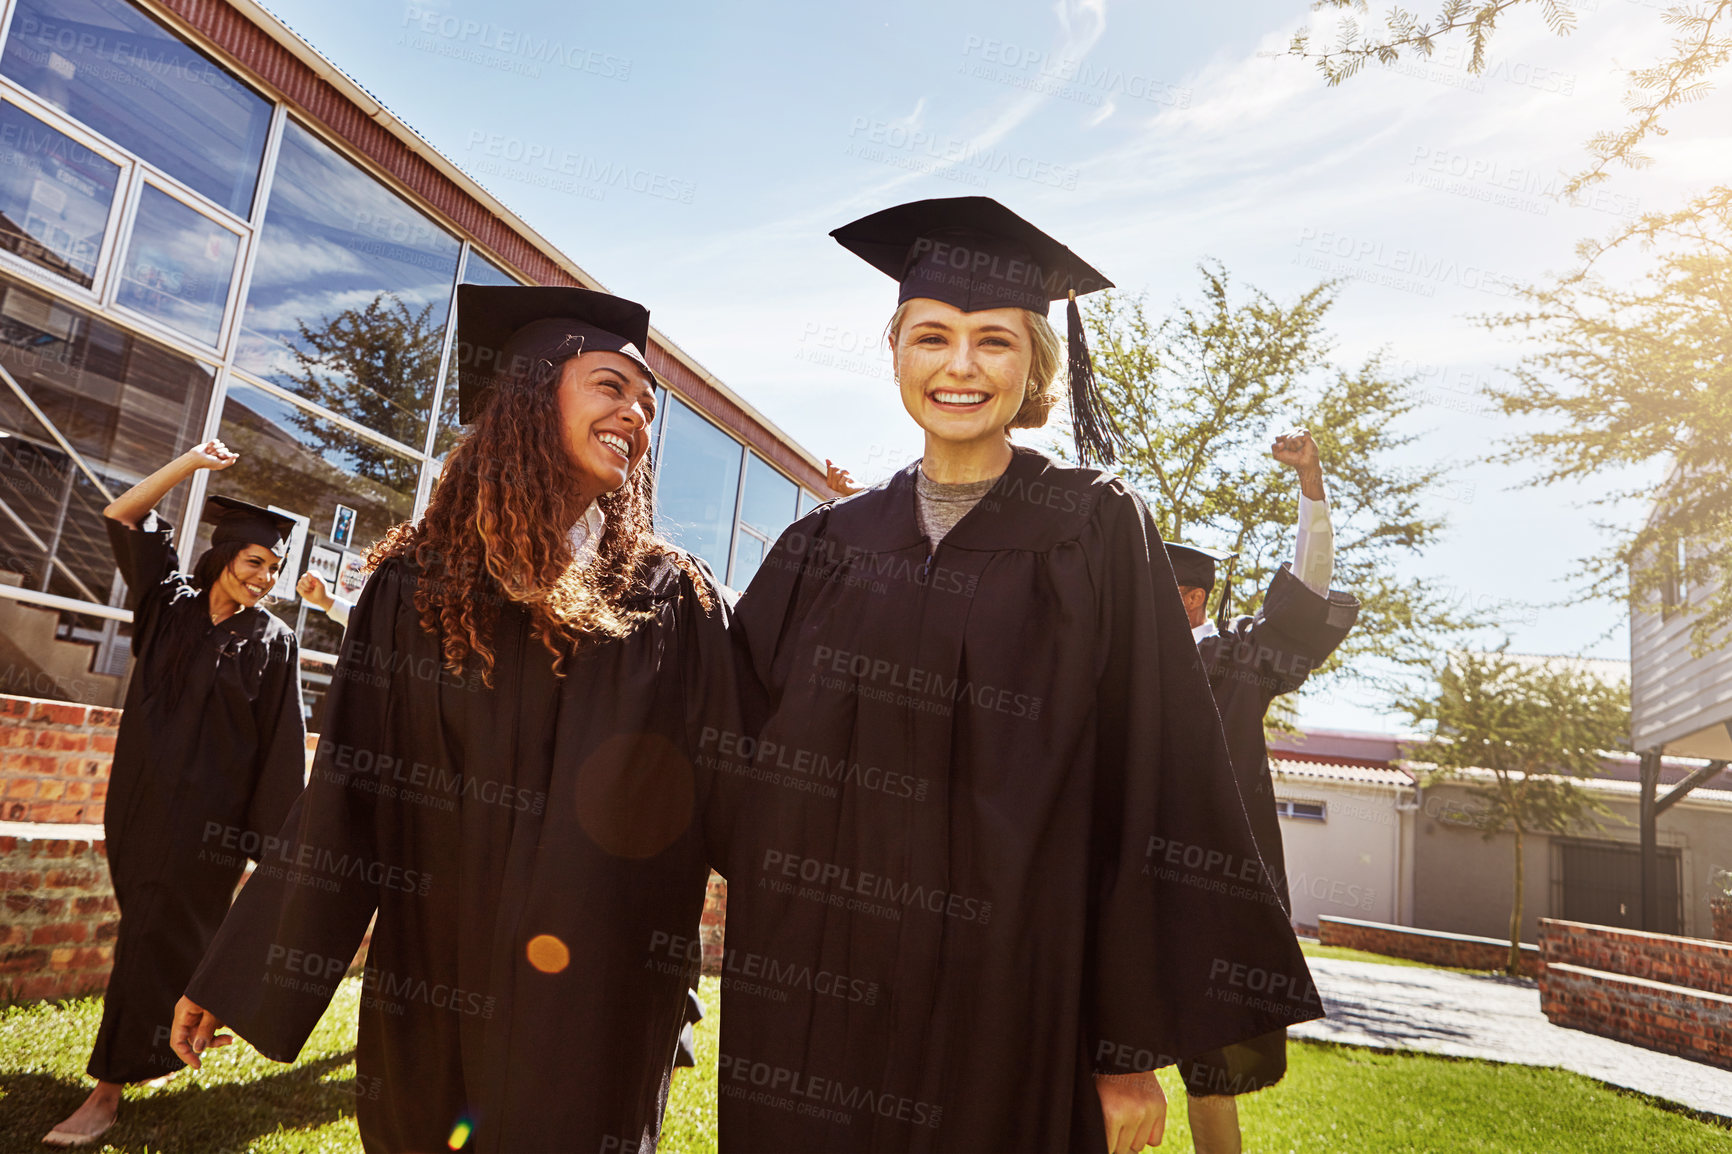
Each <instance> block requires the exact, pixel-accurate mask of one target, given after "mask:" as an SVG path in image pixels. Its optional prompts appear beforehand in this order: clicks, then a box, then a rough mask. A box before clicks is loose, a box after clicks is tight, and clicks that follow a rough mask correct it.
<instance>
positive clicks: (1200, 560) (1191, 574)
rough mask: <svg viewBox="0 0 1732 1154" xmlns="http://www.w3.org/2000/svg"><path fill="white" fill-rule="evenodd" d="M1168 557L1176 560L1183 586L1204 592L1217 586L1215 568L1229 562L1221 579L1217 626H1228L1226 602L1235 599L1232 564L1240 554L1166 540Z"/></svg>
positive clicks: (1175, 573)
mask: <svg viewBox="0 0 1732 1154" xmlns="http://www.w3.org/2000/svg"><path fill="white" fill-rule="evenodd" d="M1167 559H1168V560H1170V561H1171V562H1172V563H1173V577H1174V579H1175V580H1176V581H1177V582H1178V583H1179V584H1180V585H1189V586H1192V587H1193V588H1196V589H1201V590H1203V591H1204V592H1205V593H1210V592H1213V591H1214V589H1215V567H1216V566H1217V565H1219V564H1225V565H1227V578H1226V579H1225V580H1223V581H1222V582H1221V603H1220V604H1219V605H1218V606H1216V608H1215V622H1216V627H1217V628H1219V629H1222V630H1223V631H1224V630H1225V629H1226V622H1227V605H1228V603H1229V602H1230V601H1231V600H1232V599H1233V585H1232V575H1233V569H1232V563H1233V562H1234V561H1237V560H1238V559H1239V555H1238V554H1237V553H1229V552H1227V551H1226V550H1225V549H1205V548H1204V547H1203V546H1201V545H1180V544H1178V543H1177V542H1174V541H1169V542H1167Z"/></svg>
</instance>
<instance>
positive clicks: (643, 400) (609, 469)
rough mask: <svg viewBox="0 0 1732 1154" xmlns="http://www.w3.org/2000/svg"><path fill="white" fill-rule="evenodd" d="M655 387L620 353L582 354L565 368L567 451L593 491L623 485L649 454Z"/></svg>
mask: <svg viewBox="0 0 1732 1154" xmlns="http://www.w3.org/2000/svg"><path fill="white" fill-rule="evenodd" d="M655 409H656V401H655V383H654V382H653V381H652V380H650V378H649V375H648V374H647V373H646V372H644V369H643V367H642V366H641V365H639V364H638V363H637V362H636V361H634V360H632V359H631V358H629V357H626V356H623V355H621V354H620V353H611V352H594V353H580V354H579V355H577V356H575V357H572V358H571V359H570V360H568V361H566V362H564V364H562V365H561V366H560V375H559V419H560V424H561V425H562V427H563V434H564V436H563V439H564V441H565V452H566V455H567V456H568V457H570V458H571V463H572V464H573V465H575V466H576V467H577V470H578V472H579V473H581V474H582V475H583V477H584V480H585V482H586V488H590V489H591V490H592V492H590V493H589V494H588V496H590V497H592V498H593V497H596V496H600V495H601V494H602V493H611V492H613V491H614V490H615V489H617V488H619V487H620V486H621V485H624V484H625V482H626V478H627V477H629V476H630V475H631V471H632V470H633V469H635V468H637V467H638V465H639V464H641V463H642V462H643V459H644V454H645V453H647V452H649V426H650V422H651V421H653V420H654V419H655Z"/></svg>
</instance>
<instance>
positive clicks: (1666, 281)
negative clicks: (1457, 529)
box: [1485, 206, 1732, 653]
mask: <svg viewBox="0 0 1732 1154" xmlns="http://www.w3.org/2000/svg"><path fill="white" fill-rule="evenodd" d="M1656 237H1657V239H1663V240H1666V241H1669V242H1670V243H1668V244H1666V245H1665V246H1664V247H1660V248H1657V249H1656V251H1655V254H1654V258H1653V266H1652V268H1651V269H1650V271H1649V273H1648V275H1647V276H1646V277H1645V278H1644V279H1642V280H1640V281H1638V282H1637V283H1636V284H1635V285H1634V286H1633V287H1629V288H1620V287H1615V286H1613V285H1610V284H1608V283H1606V282H1605V280H1603V279H1602V278H1600V277H1599V276H1597V275H1593V274H1585V275H1583V276H1581V277H1577V278H1574V279H1566V280H1564V281H1562V282H1561V283H1559V284H1556V285H1552V286H1550V287H1545V288H1529V289H1526V290H1524V296H1525V300H1526V307H1525V308H1523V309H1521V310H1520V311H1513V312H1510V313H1508V314H1506V315H1501V316H1495V317H1488V318H1485V323H1486V324H1488V325H1490V326H1492V327H1494V328H1502V329H1505V330H1508V331H1510V332H1512V333H1514V334H1515V335H1517V336H1518V337H1520V338H1522V339H1523V340H1524V341H1525V342H1526V343H1527V344H1528V345H1530V346H1532V348H1533V351H1532V352H1530V353H1528V354H1527V355H1526V356H1524V357H1523V358H1522V360H1521V361H1520V363H1519V364H1518V366H1517V367H1516V368H1515V369H1514V370H1513V377H1514V383H1513V384H1512V385H1509V386H1505V387H1501V388H1494V389H1491V390H1488V392H1489V395H1490V396H1491V397H1492V399H1493V400H1494V401H1495V402H1496V403H1497V404H1498V405H1499V407H1500V408H1501V409H1502V410H1503V411H1504V412H1505V413H1508V414H1510V415H1511V416H1522V417H1538V418H1540V419H1541V420H1542V422H1544V424H1543V427H1541V428H1539V429H1537V430H1536V431H1532V432H1527V433H1522V434H1519V435H1517V436H1515V437H1512V438H1510V439H1508V441H1507V442H1506V444H1505V450H1504V452H1503V453H1502V454H1501V458H1500V459H1502V460H1506V461H1516V462H1537V463H1539V464H1540V465H1541V471H1540V473H1539V474H1538V476H1537V477H1536V481H1537V483H1540V484H1556V483H1559V482H1566V481H1576V480H1583V479H1591V480H1592V482H1593V483H1594V485H1595V487H1596V489H1597V494H1598V495H1597V496H1596V497H1595V498H1593V500H1594V501H1595V503H1596V504H1599V505H1601V506H1605V507H1608V508H1613V507H1616V506H1617V505H1618V504H1619V503H1624V504H1625V507H1626V508H1627V507H1628V505H1629V503H1639V504H1640V505H1641V506H1643V507H1644V508H1645V510H1646V515H1645V517H1644V519H1643V520H1642V521H1641V522H1640V523H1639V524H1635V525H1630V524H1628V523H1627V522H1622V523H1621V522H1617V521H1612V522H1608V523H1607V525H1606V528H1607V529H1608V530H1609V532H1610V533H1611V537H1612V547H1611V548H1610V550H1608V551H1602V552H1597V553H1592V554H1589V555H1587V556H1585V557H1584V558H1582V560H1581V573H1582V574H1583V575H1584V576H1585V577H1586V578H1587V580H1588V590H1589V591H1590V592H1591V593H1593V594H1597V595H1599V596H1601V597H1604V598H1607V599H1609V600H1614V601H1621V600H1623V599H1624V598H1625V597H1626V596H1628V597H1629V598H1630V599H1631V600H1632V601H1633V602H1634V603H1635V604H1636V605H1638V606H1641V607H1643V608H1645V609H1649V610H1652V611H1658V610H1659V609H1660V607H1661V606H1662V605H1663V604H1664V603H1666V602H1667V601H1668V600H1669V597H1667V596H1666V595H1665V594H1666V593H1667V590H1668V587H1671V586H1673V585H1674V583H1682V584H1683V585H1685V586H1687V587H1690V588H1697V589H1704V588H1705V589H1708V590H1710V591H1711V592H1710V593H1709V594H1708V596H1707V597H1706V598H1705V599H1703V600H1699V601H1698V602H1697V603H1696V604H1695V605H1694V606H1693V610H1694V611H1695V613H1696V618H1695V623H1694V627H1693V633H1692V643H1693V645H1694V647H1695V649H1696V651H1697V652H1698V653H1704V652H1706V651H1708V650H1709V649H1710V648H1712V647H1713V646H1714V645H1715V644H1716V643H1717V642H1718V643H1720V644H1723V643H1724V640H1723V639H1724V635H1725V632H1724V631H1725V629H1726V628H1727V627H1728V626H1732V581H1729V580H1727V579H1726V574H1728V573H1732V455H1729V454H1728V453H1727V450H1726V446H1727V445H1729V444H1732V206H1724V207H1721V208H1718V209H1715V210H1711V211H1706V212H1703V213H1701V214H1687V215H1682V216H1680V218H1679V219H1678V220H1677V221H1675V222H1673V224H1672V225H1671V226H1669V227H1668V229H1667V230H1665V231H1664V232H1662V233H1657V234H1656ZM1661 477H1665V478H1666V479H1665V480H1664V482H1663V483H1659V484H1656V482H1657V481H1659V480H1660V478H1661Z"/></svg>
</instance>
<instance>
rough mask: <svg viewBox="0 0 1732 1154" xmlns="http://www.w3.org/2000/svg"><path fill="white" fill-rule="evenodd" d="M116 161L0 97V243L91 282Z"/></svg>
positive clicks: (116, 174) (86, 285)
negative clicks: (110, 160)
mask: <svg viewBox="0 0 1732 1154" xmlns="http://www.w3.org/2000/svg"><path fill="white" fill-rule="evenodd" d="M119 182H120V166H119V165H117V164H112V163H110V162H109V161H107V160H105V159H103V158H102V157H100V156H98V155H97V154H96V153H94V152H92V151H90V149H88V148H86V147H84V146H83V145H82V144H80V143H78V142H77V141H76V140H73V139H72V138H71V137H70V136H67V135H66V134H65V133H64V132H60V131H58V130H56V129H53V128H50V127H48V126H47V125H46V124H44V123H42V122H41V121H40V120H38V119H36V118H35V117H34V116H31V115H30V114H29V113H28V112H25V111H24V110H23V109H22V108H18V107H17V106H15V105H12V104H4V103H0V247H3V248H6V249H8V250H10V251H12V252H15V253H17V254H18V255H19V256H21V257H23V258H24V259H25V260H28V261H30V262H31V263H33V264H39V265H41V266H42V267H43V268H45V269H48V270H49V271H51V272H56V273H59V274H60V275H61V276H63V277H65V278H66V279H67V280H69V281H72V282H73V283H74V284H77V285H81V286H83V287H84V288H89V287H90V285H91V283H92V281H93V280H94V278H95V274H96V257H97V254H98V253H100V252H101V251H102V234H103V231H104V229H105V228H106V227H107V225H108V210H109V206H110V205H112V204H113V203H114V189H115V186H116V185H117V184H119Z"/></svg>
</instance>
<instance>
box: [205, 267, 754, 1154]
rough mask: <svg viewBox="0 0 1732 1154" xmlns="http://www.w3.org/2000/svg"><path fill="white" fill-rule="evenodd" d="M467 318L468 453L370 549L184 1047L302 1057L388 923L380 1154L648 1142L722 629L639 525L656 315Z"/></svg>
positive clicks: (369, 973) (691, 889) (671, 1018)
mask: <svg viewBox="0 0 1732 1154" xmlns="http://www.w3.org/2000/svg"><path fill="white" fill-rule="evenodd" d="M457 326H458V329H457V332H458V341H459V342H460V356H461V357H462V358H463V367H464V368H465V369H467V370H469V371H467V372H465V373H464V374H463V376H462V377H461V380H462V382H463V395H462V416H463V418H464V420H465V421H466V422H470V423H471V429H470V432H469V434H468V436H467V437H466V439H465V440H464V441H463V442H461V443H460V444H459V445H458V447H457V448H455V449H454V450H453V451H452V455H451V457H450V459H449V461H448V463H447V464H446V467H445V469H444V470H443V472H442V474H441V477H440V480H439V483H438V487H437V488H436V489H435V490H434V493H433V498H432V501H431V502H430V503H429V505H428V508H427V511H426V513H425V515H424V516H423V518H422V519H421V520H420V521H419V522H417V523H414V524H405V525H401V526H398V527H397V528H396V529H394V530H392V532H391V533H390V535H389V536H388V537H387V538H386V539H385V541H383V542H382V543H380V544H379V545H377V546H375V547H374V548H373V550H372V551H371V553H370V558H371V560H372V561H373V562H374V563H375V564H376V565H377V568H376V569H375V570H374V571H373V573H372V575H371V577H370V579H369V580H368V582H367V584H366V586H365V588H364V589H363V590H362V592H361V597H360V600H359V602H358V603H357V604H356V606H355V608H354V610H353V612H352V613H351V614H350V617H349V622H348V628H347V630H346V631H345V633H344V640H343V647H342V652H341V653H340V654H339V662H338V666H337V669H336V673H335V680H334V682H333V685H332V690H331V694H330V697H329V699H328V704H327V706H326V711H327V712H326V718H327V721H326V725H325V728H324V731H323V732H322V733H321V735H320V741H319V748H318V751H317V754H316V757H315V762H314V769H313V776H312V780H311V782H310V783H309V788H308V791H307V793H306V795H305V796H304V798H303V799H302V801H301V803H300V804H299V805H298V806H297V807H296V809H295V812H294V813H293V814H292V815H291V816H290V818H289V820H288V822H287V824H286V825H285V826H284V828H283V830H282V832H281V835H280V837H279V839H278V843H277V845H275V846H274V847H273V848H272V851H271V852H269V853H267V854H266V857H265V861H264V863H263V864H262V865H261V867H260V875H261V876H256V877H255V878H254V880H253V881H252V882H250V883H249V884H248V886H247V888H246V890H245V892H244V893H243V894H242V895H241V898H240V902H239V904H238V905H237V906H236V909H235V911H234V913H233V914H232V915H231V916H230V917H229V919H228V921H227V922H226V923H225V924H224V926H223V929H222V933H221V934H220V935H219V937H218V939H217V941H216V943H215V945H214V946H213V947H212V949H211V951H210V953H209V955H208V956H207V957H206V958H205V961H204V963H203V965H202V966H201V967H200V969H199V972H198V974H197V976H196V977H195V978H194V980H193V982H192V984H191V986H190V987H189V988H188V991H187V994H188V1000H187V1001H185V1002H183V1003H182V1005H181V1007H180V1010H179V1011H177V1025H176V1039H177V1042H178V1043H180V1044H182V1045H186V1046H187V1047H188V1049H187V1052H188V1053H193V1052H195V1051H196V1050H198V1049H199V1048H200V1047H201V1046H202V1045H207V1044H210V1042H211V1038H212V1033H213V1030H214V1029H215V1028H216V1027H217V1025H218V1023H221V1022H226V1023H228V1024H229V1025H230V1026H231V1027H232V1028H233V1029H234V1030H235V1031H236V1032H237V1033H238V1034H240V1035H241V1036H242V1037H244V1038H246V1039H247V1040H248V1041H250V1042H251V1043H252V1044H253V1045H255V1046H256V1047H257V1048H258V1049H259V1050H260V1051H261V1052H262V1053H264V1054H265V1055H267V1056H269V1057H271V1058H275V1059H278V1060H281V1061H289V1060H292V1059H293V1058H294V1057H295V1055H296V1054H297V1053H298V1051H299V1050H300V1048H301V1046H302V1044H303V1043H304V1042H305V1041H306V1038H307V1036H308V1034H309V1033H310V1032H311V1030H312V1029H313V1027H314V1025H315V1024H316V1022H317V1021H318V1019H319V1016H320V1015H321V1014H322V1013H323V1012H324V1009H325V1007H326V1004H327V1003H328V1001H329V999H330V996H331V993H332V990H333V988H334V986H335V984H336V982H337V981H338V980H339V979H340V978H341V977H342V975H343V972H344V970H345V969H346V968H347V967H348V965H349V962H350V959H351V958H352V957H353V956H354V954H355V951H356V949H357V947H358V946H359V945H360V943H361V939H362V935H363V933H364V931H365V930H366V928H367V923H368V920H369V918H372V917H374V915H375V913H376V914H377V921H376V923H375V925H374V929H373V935H372V941H371V946H370V949H369V951H368V955H367V966H366V972H365V977H364V982H365V985H364V988H363V997H362V1010H361V1020H360V1036H359V1051H358V1055H357V1070H358V1074H357V1076H358V1078H359V1079H360V1080H361V1082H362V1084H363V1085H365V1086H367V1087H368V1093H367V1095H366V1096H364V1097H361V1098H359V1100H358V1103H357V1110H358V1122H359V1126H360V1131H361V1137H362V1141H363V1143H364V1144H365V1146H366V1148H367V1149H368V1150H370V1151H391V1152H397V1151H409V1150H415V1151H421V1150H454V1149H472V1150H482V1151H497V1152H502V1154H504V1152H509V1154H516V1152H518V1151H531V1150H597V1149H620V1150H645V1151H647V1150H653V1149H654V1147H655V1143H656V1138H657V1134H658V1132H659V1128H660V1121H661V1112H662V1107H663V1102H664V1099H665V1094H666V1088H667V1084H668V1077H669V1069H670V1067H671V1065H672V1062H673V1058H674V1049H675V1041H676V1039H677V1037H678V1035H679V1031H680V1027H681V1025H682V1023H683V1022H684V1019H685V1011H686V1006H687V996H686V991H687V988H688V986H689V984H690V981H691V978H692V976H693V974H692V971H693V968H694V967H695V965H696V956H695V954H689V953H688V951H687V950H686V949H685V948H684V946H683V944H682V945H681V946H680V947H679V948H678V949H675V948H672V947H671V943H673V942H675V941H678V942H680V943H684V942H687V941H690V940H692V939H694V938H695V936H696V933H697V927H698V920H699V915H700V913H701V911H702V906H703V898H704V888H705V883H706V880H707V877H708V868H707V861H706V856H705V854H704V852H703V846H702V842H701V838H700V832H701V826H700V825H699V823H698V822H697V821H696V815H697V814H698V812H699V809H700V807H701V805H702V804H703V795H704V792H705V791H704V788H703V783H702V781H701V779H700V776H699V774H698V771H697V770H696V768H695V767H694V763H693V759H692V756H691V753H692V747H693V745H694V743H695V735H696V734H697V732H698V731H699V730H700V729H701V728H702V727H703V726H704V725H706V724H708V725H712V726H713V725H714V724H715V719H713V718H711V717H709V715H708V713H707V712H706V710H707V709H708V707H709V704H710V703H713V702H725V701H726V699H727V698H726V695H727V692H728V686H729V685H730V684H731V676H732V668H733V666H732V663H731V660H730V655H729V652H728V648H727V638H726V634H725V632H724V623H725V612H726V610H725V607H724V606H723V604H722V603H721V600H720V598H719V596H718V593H717V590H716V587H715V585H714V583H713V582H712V580H711V578H710V577H709V575H708V574H707V572H706V571H704V570H703V568H702V566H701V565H700V564H699V563H697V562H695V561H693V560H692V559H691V558H689V557H687V556H686V555H685V554H683V553H680V552H679V551H677V550H675V549H673V548H672V547H671V546H669V545H667V544H666V543H665V542H662V541H660V540H658V539H657V538H656V537H655V536H654V534H653V533H652V531H651V524H650V510H651V503H650V488H649V477H650V470H649V469H648V468H647V467H646V454H647V452H648V445H649V439H648V430H649V426H650V422H651V420H652V419H653V416H654V394H653V391H652V386H653V383H654V380H653V377H652V376H651V373H650V370H649V368H648V366H647V365H646V363H645V361H644V357H643V352H642V350H643V348H644V347H645V344H646V341H647V334H648V327H649V318H648V313H647V312H646V311H645V310H644V309H643V308H641V307H640V306H638V305H635V304H632V303H631V302H629V301H623V300H620V299H619V298H617V297H611V296H608V295H606V294H603V293H595V292H586V291H584V290H580V289H561V288H516V287H512V288H481V287H475V286H468V285H465V286H463V287H462V288H460V289H459V290H458V312H457ZM213 1016H214V1019H215V1021H213V1020H212V1018H213ZM219 1041H220V1039H219ZM374 1087H378V1089H379V1093H378V1097H377V1098H376V1099H375V1098H374V1097H373V1093H372V1090H373V1088H374Z"/></svg>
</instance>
